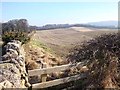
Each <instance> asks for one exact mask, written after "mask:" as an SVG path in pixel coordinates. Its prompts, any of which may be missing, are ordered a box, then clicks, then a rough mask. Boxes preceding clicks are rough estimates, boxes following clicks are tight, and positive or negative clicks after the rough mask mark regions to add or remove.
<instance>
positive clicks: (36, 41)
mask: <svg viewBox="0 0 120 90" xmlns="http://www.w3.org/2000/svg"><path fill="white" fill-rule="evenodd" d="M30 43H31V45H33V46H37V47H40V48H43V49H44V50H45V51H46V52H49V53H52V54H53V53H54V52H53V51H52V50H51V49H50V48H48V47H47V46H46V45H45V44H44V43H42V42H40V41H39V40H35V39H32V40H31V41H30Z"/></svg>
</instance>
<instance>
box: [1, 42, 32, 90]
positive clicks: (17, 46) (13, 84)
mask: <svg viewBox="0 0 120 90" xmlns="http://www.w3.org/2000/svg"><path fill="white" fill-rule="evenodd" d="M5 52H6V54H5V55H3V56H2V60H1V61H0V89H3V88H26V87H29V86H30V84H29V83H28V75H27V73H26V69H25V53H24V49H23V47H22V46H21V42H20V41H16V40H13V41H11V42H9V43H7V44H6V45H5Z"/></svg>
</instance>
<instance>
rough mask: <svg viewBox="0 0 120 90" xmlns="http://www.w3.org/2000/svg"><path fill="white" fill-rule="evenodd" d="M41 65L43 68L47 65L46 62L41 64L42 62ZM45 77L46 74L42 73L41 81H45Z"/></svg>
mask: <svg viewBox="0 0 120 90" xmlns="http://www.w3.org/2000/svg"><path fill="white" fill-rule="evenodd" d="M42 67H43V68H46V67H47V64H46V63H43V64H42ZM46 79H47V74H42V75H41V81H42V82H46Z"/></svg>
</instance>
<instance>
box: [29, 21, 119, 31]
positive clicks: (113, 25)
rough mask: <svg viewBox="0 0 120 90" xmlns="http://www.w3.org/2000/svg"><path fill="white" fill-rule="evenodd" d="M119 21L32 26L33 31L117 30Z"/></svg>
mask: <svg viewBox="0 0 120 90" xmlns="http://www.w3.org/2000/svg"><path fill="white" fill-rule="evenodd" d="M117 26H118V22H117V21H101V22H91V23H87V24H47V25H44V26H41V27H39V26H30V28H31V29H36V30H50V29H59V28H70V27H87V28H100V29H102V28H108V29H117Z"/></svg>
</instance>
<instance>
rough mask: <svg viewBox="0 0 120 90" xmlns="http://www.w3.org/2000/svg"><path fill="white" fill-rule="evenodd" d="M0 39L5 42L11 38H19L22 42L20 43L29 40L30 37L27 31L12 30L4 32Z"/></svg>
mask: <svg viewBox="0 0 120 90" xmlns="http://www.w3.org/2000/svg"><path fill="white" fill-rule="evenodd" d="M2 40H3V41H4V42H5V43H7V42H9V41H11V40H19V41H21V42H22V44H25V43H27V42H28V41H29V40H30V37H29V36H28V33H27V32H14V31H10V32H5V33H4V34H3V35H2Z"/></svg>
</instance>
